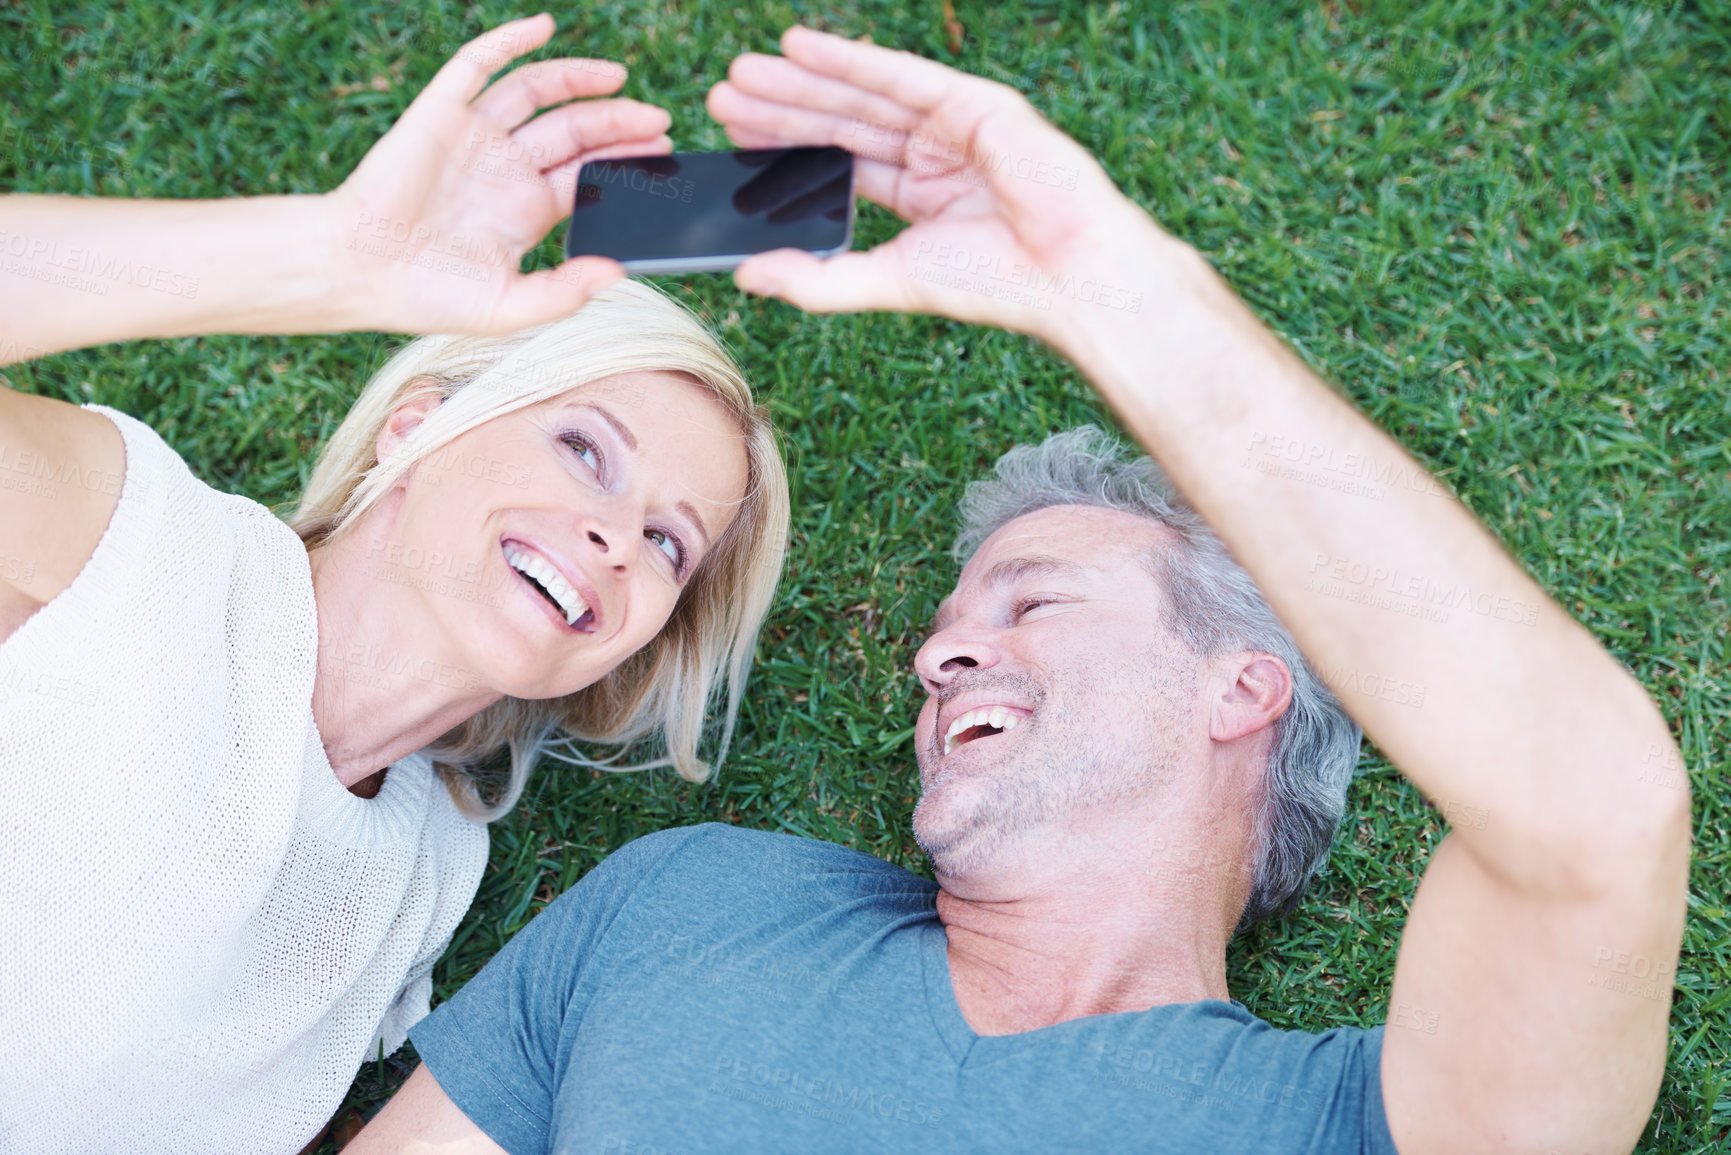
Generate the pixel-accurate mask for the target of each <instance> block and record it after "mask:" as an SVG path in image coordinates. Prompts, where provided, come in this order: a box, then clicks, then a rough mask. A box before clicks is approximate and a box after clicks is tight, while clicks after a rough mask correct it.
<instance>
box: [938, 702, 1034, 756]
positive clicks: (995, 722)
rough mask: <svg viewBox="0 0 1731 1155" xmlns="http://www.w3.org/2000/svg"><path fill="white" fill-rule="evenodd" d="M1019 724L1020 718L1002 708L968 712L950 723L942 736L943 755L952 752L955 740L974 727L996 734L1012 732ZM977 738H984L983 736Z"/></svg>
mask: <svg viewBox="0 0 1731 1155" xmlns="http://www.w3.org/2000/svg"><path fill="white" fill-rule="evenodd" d="M1020 723H1021V718H1020V717H1018V716H1017V715H1015V714H1013V713H1011V712H1010V711H1009V710H1008V709H1007V708H1005V707H1003V706H982V707H980V708H979V709H977V710H969V711H968V712H967V713H966V714H963V715H962V716H961V717H959V718H957V719H956V720H955V721H953V722H951V723H950V728H949V731H948V733H946V734H945V735H944V753H946V754H948V753H949V752H950V751H951V750H954V749H955V748H956V746H957V745H958V743H957V741H956V739H958V738H960V737H961V736H962V735H963V734H964V733H966V732H967V731H969V730H971V729H973V728H974V727H975V726H986V727H988V728H990V730H991V732H992V733H994V734H996V733H998V732H1000V731H1003V730H1014V729H1015V728H1016V726H1017V725H1019V724H1020ZM978 736H979V737H982V738H983V737H985V735H983V734H981V735H978Z"/></svg>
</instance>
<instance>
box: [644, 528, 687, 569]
mask: <svg viewBox="0 0 1731 1155" xmlns="http://www.w3.org/2000/svg"><path fill="white" fill-rule="evenodd" d="M643 536H644V537H646V538H648V539H649V540H650V542H651V544H653V545H654V546H655V548H656V549H659V550H660V551H661V552H662V553H664V554H666V555H667V560H668V561H670V562H672V563H673V569H674V571H675V572H676V573H683V572H684V571H685V549H684V547H683V546H681V545H680V544H679V539H678V538H676V537H673V536H672V535H671V534H666V533H663V532H662V531H661V530H659V529H646V530H644V531H643Z"/></svg>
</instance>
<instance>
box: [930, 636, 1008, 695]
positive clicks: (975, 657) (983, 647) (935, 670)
mask: <svg viewBox="0 0 1731 1155" xmlns="http://www.w3.org/2000/svg"><path fill="white" fill-rule="evenodd" d="M996 636H997V632H996V631H995V630H987V629H981V628H978V627H972V628H970V627H968V626H965V625H963V624H961V623H957V624H956V625H953V626H946V627H945V628H944V629H941V630H939V631H938V632H937V633H935V634H933V635H932V636H931V637H929V638H927V639H926V644H925V645H923V646H921V647H920V649H919V653H917V654H915V655H914V672H915V673H916V674H918V675H919V678H920V684H921V685H923V686H924V687H925V688H926V693H928V694H935V693H937V692H938V691H939V690H940V689H942V688H943V687H944V686H946V685H948V684H949V682H950V680H951V679H952V678H954V677H955V676H956V675H957V674H959V673H960V672H961V671H963V670H989V669H991V668H992V667H993V666H995V665H997V664H998V662H999V661H1000V660H1002V658H1003V654H1002V652H1001V651H1000V650H999V648H998V644H997V641H996Z"/></svg>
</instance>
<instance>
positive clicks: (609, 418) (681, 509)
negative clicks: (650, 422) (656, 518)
mask: <svg viewBox="0 0 1731 1155" xmlns="http://www.w3.org/2000/svg"><path fill="white" fill-rule="evenodd" d="M578 407H579V408H582V409H593V410H594V411H595V412H596V413H597V414H599V415H600V417H601V419H602V420H603V421H605V422H607V424H608V425H611V426H612V427H613V432H614V433H617V434H618V435H619V440H621V441H623V442H624V443H625V448H627V449H629V450H631V452H633V453H636V452H637V438H636V436H635V435H633V434H632V432H631V430H630V429H628V428H626V426H625V422H623V421H621V420H619V418H617V417H615V416H614V415H613V414H612V413H611V412H609V411H608V409H607V407H606V406H605V405H598V404H596V403H595V402H593V401H582V402H579V403H578ZM673 508H674V510H675V511H676V512H678V513H681V514H683V515H684V516H685V517H686V518H687V519H688V520H689V521H690V522H691V524H692V526H693V528H695V529H696V530H697V535H698V536H699V537H701V538H702V539H703V549H704V552H705V553H707V552H708V551H709V548H710V546H711V545H713V544H714V539H713V538H712V537H710V534H709V527H708V526H707V525H705V524H703V518H701V517H699V516H698V514H697V507H696V506H695V505H692V504H691V503H690V502H689V501H681V502H680V503H679V504H678V505H675V506H674V507H673Z"/></svg>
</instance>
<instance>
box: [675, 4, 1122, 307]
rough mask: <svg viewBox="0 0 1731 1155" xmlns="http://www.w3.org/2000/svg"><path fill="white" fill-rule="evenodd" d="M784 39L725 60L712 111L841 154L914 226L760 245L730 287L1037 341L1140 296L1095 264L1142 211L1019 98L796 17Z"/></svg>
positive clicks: (786, 140)
mask: <svg viewBox="0 0 1731 1155" xmlns="http://www.w3.org/2000/svg"><path fill="white" fill-rule="evenodd" d="M781 47H782V51H783V52H784V53H785V54H786V55H784V56H765V55H760V54H757V53H745V54H743V55H741V56H740V57H738V58H737V59H736V60H734V62H733V64H732V66H731V67H730V68H729V69H728V73H727V75H728V79H727V80H724V81H722V82H720V83H718V84H716V85H715V87H714V88H712V89H710V93H709V101H708V104H709V111H710V114H711V115H712V116H714V117H715V119H716V120H717V121H719V122H720V123H721V124H722V125H723V126H725V127H726V129H727V133H728V136H729V138H730V139H732V140H733V141H734V143H735V144H737V145H739V146H740V147H742V148H771V147H779V146H784V145H792V144H832V145H839V146H840V147H842V148H845V149H847V150H848V151H850V152H852V153H854V154H855V158H856V159H855V161H854V173H855V182H854V183H855V188H856V190H857V191H858V193H859V194H860V195H861V196H864V197H865V198H867V199H868V200H871V201H875V202H876V203H878V204H880V205H883V206H884V207H885V208H887V209H889V210H890V211H891V212H893V213H895V214H896V215H897V216H899V217H901V218H902V219H903V220H906V221H908V222H909V224H910V226H911V227H909V228H907V229H904V230H903V231H902V232H900V233H898V234H897V235H896V237H895V238H894V239H893V240H890V241H888V242H886V243H884V244H882V245H879V246H878V247H877V248H875V249H872V250H871V251H869V252H863V253H842V254H840V255H838V256H835V257H831V258H829V259H827V260H819V259H818V258H817V257H814V256H812V255H811V254H809V253H805V252H801V251H798V250H793V249H781V250H777V251H775V252H773V253H763V254H760V255H758V256H755V257H753V258H751V259H750V260H748V261H746V262H745V263H744V264H742V265H740V267H739V269H738V270H737V271H736V272H735V274H734V276H735V280H736V281H737V282H738V284H739V286H740V287H741V288H743V289H745V290H747V291H749V292H755V293H763V294H766V295H770V296H775V297H779V298H781V299H782V300H785V301H787V302H788V303H790V304H792V305H796V306H798V307H799V308H802V309H807V310H809V311H812V312H818V313H833V312H854V311H862V310H874V309H883V310H897V311H903V312H919V313H938V314H942V315H944V316H948V317H953V318H955V319H957V320H961V321H971V322H978V323H982V324H991V325H999V326H1002V327H1004V328H1008V329H1015V330H1017V331H1020V332H1023V333H1029V334H1032V335H1035V336H1039V337H1042V338H1044V339H1046V340H1048V341H1052V340H1053V338H1054V336H1055V334H1056V332H1057V330H1058V329H1060V328H1061V327H1062V325H1063V321H1062V318H1063V317H1064V316H1065V315H1066V314H1067V313H1069V312H1071V311H1073V307H1074V306H1076V305H1078V304H1084V305H1102V306H1104V307H1106V308H1120V309H1123V308H1131V307H1132V306H1135V307H1138V308H1139V307H1140V297H1139V296H1132V295H1131V294H1132V293H1133V292H1135V293H1139V292H1140V289H1139V288H1137V289H1136V290H1131V289H1130V288H1128V287H1127V286H1125V285H1122V284H1111V283H1109V282H1108V281H1107V280H1104V279H1103V277H1102V274H1103V273H1105V271H1106V270H1108V269H1109V268H1110V267H1111V263H1110V261H1109V260H1108V259H1106V258H1108V257H1109V255H1110V250H1111V247H1112V240H1113V237H1114V234H1115V233H1116V232H1117V231H1118V230H1119V229H1121V228H1123V227H1124V226H1125V225H1126V224H1127V223H1128V222H1129V221H1131V220H1132V219H1136V218H1139V219H1138V220H1137V223H1136V227H1138V228H1139V229H1143V230H1148V229H1149V228H1150V227H1151V225H1152V222H1151V221H1150V220H1149V218H1148V217H1147V215H1146V214H1144V213H1142V212H1141V210H1140V209H1137V208H1136V207H1135V206H1134V205H1133V204H1131V203H1130V202H1129V201H1128V200H1127V199H1126V198H1125V197H1124V196H1123V195H1122V194H1121V193H1119V191H1118V189H1117V187H1116V186H1114V185H1113V183H1112V181H1111V178H1109V177H1108V176H1107V175H1106V173H1105V171H1104V170H1103V169H1101V167H1100V166H1099V165H1098V164H1097V163H1096V162H1095V160H1094V158H1093V157H1092V156H1090V155H1089V154H1088V152H1087V150H1086V149H1084V148H1083V147H1082V146H1081V145H1079V144H1077V143H1076V142H1075V141H1074V140H1071V139H1070V138H1069V137H1068V136H1066V135H1065V134H1064V133H1062V132H1060V131H1059V130H1058V129H1057V128H1055V127H1053V126H1052V124H1051V123H1050V122H1049V121H1047V120H1046V119H1045V117H1043V116H1041V115H1040V113H1039V112H1038V111H1037V110H1036V109H1035V108H1034V107H1033V106H1032V105H1030V104H1029V103H1028V101H1027V100H1026V99H1025V98H1023V97H1022V95H1021V94H1020V93H1018V92H1016V91H1015V90H1014V89H1012V88H1009V87H1007V86H1005V85H1002V84H998V83H996V82H995V81H991V80H985V79H982V78H981V77H977V76H970V75H968V74H967V73H964V72H958V71H956V70H955V69H953V68H948V67H946V66H944V65H942V64H939V63H937V62H936V61H932V60H926V59H924V58H923V57H919V56H915V55H913V54H911V53H908V52H899V51H894V50H891V49H887V48H881V47H877V46H874V45H871V44H864V43H860V42H858V41H853V40H847V39H844V38H842V37H839V36H832V35H829V34H827V33H823V32H817V31H814V30H812V29H809V28H804V27H800V26H798V25H796V26H794V27H792V28H789V29H788V30H787V32H786V33H785V34H784V35H783V36H782V39H781ZM1129 212H1134V218H1132V217H1130V216H1129V215H1128V213H1129ZM1108 275H1109V274H1108Z"/></svg>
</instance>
